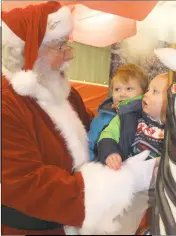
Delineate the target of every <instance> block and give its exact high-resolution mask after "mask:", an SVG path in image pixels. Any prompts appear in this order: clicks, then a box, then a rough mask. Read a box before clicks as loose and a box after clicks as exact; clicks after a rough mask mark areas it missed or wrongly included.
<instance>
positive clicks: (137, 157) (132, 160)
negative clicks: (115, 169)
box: [123, 150, 150, 165]
mask: <svg viewBox="0 0 176 236" xmlns="http://www.w3.org/2000/svg"><path fill="white" fill-rule="evenodd" d="M149 154H150V151H149V150H145V151H143V152H141V153H139V154H137V155H135V156H132V157H130V158H128V159H127V160H126V161H124V162H123V165H126V164H130V163H132V164H134V163H135V162H139V161H144V160H146V159H147V157H148V156H149Z"/></svg>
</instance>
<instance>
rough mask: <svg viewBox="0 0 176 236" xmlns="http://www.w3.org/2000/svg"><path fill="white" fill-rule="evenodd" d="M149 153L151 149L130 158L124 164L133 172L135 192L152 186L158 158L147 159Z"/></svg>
mask: <svg viewBox="0 0 176 236" xmlns="http://www.w3.org/2000/svg"><path fill="white" fill-rule="evenodd" d="M149 153H150V152H149V151H143V152H141V153H140V154H138V155H135V156H133V157H131V158H129V160H128V161H126V163H125V164H124V167H125V168H127V169H129V171H130V172H131V173H132V176H133V181H134V188H135V192H140V191H145V190H148V189H149V188H150V185H151V181H152V177H153V171H154V167H155V166H156V163H157V159H151V160H145V159H146V158H147V157H148V155H149Z"/></svg>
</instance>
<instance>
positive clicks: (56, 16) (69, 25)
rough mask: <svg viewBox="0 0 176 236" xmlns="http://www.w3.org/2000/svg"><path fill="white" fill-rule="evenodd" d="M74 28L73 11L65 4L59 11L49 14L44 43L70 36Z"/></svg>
mask: <svg viewBox="0 0 176 236" xmlns="http://www.w3.org/2000/svg"><path fill="white" fill-rule="evenodd" d="M72 29H73V21H72V15H71V11H70V9H69V8H68V7H66V6H64V7H62V8H60V9H59V10H58V11H57V12H54V13H52V14H49V15H48V24H47V29H46V34H45V37H44V39H43V43H47V42H49V41H51V40H54V39H57V40H58V39H61V40H62V38H63V37H66V36H68V35H69V34H70V33H71V31H72Z"/></svg>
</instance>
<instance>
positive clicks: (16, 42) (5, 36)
mask: <svg viewBox="0 0 176 236" xmlns="http://www.w3.org/2000/svg"><path fill="white" fill-rule="evenodd" d="M2 44H5V45H12V46H16V47H20V48H22V47H24V44H25V42H24V41H23V40H22V39H20V38H19V37H18V36H17V35H16V34H15V33H14V32H13V31H12V30H11V29H10V28H9V27H8V26H7V25H6V24H5V22H4V21H2Z"/></svg>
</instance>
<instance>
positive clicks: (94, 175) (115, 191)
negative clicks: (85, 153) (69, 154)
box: [80, 163, 134, 235]
mask: <svg viewBox="0 0 176 236" xmlns="http://www.w3.org/2000/svg"><path fill="white" fill-rule="evenodd" d="M81 173H82V176H83V179H84V184H85V220H84V222H83V226H82V228H81V229H80V233H81V234H82V235H87V234H88V233H89V234H90V235H91V234H95V235H96V234H99V235H101V234H105V232H108V233H113V232H115V231H117V230H118V229H119V227H120V226H119V225H118V221H115V222H113V219H114V218H115V217H116V216H119V215H122V214H123V211H124V210H125V209H128V207H129V206H130V204H131V202H132V198H133V193H134V183H133V177H132V174H131V172H130V171H128V169H127V168H126V167H125V166H124V167H122V169H121V170H119V171H114V170H111V169H110V168H108V167H107V166H103V165H102V164H100V163H88V164H86V165H84V166H83V167H82V168H81Z"/></svg>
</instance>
